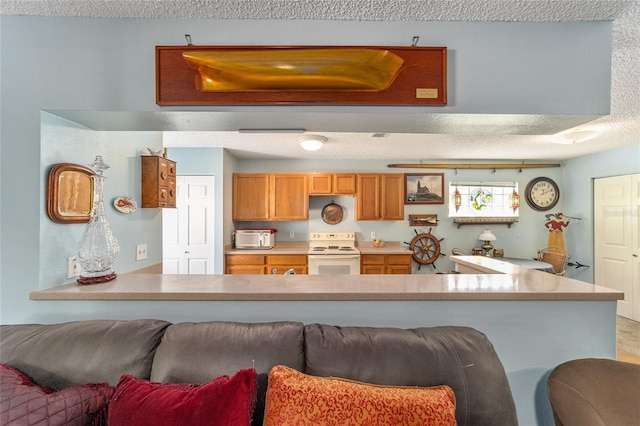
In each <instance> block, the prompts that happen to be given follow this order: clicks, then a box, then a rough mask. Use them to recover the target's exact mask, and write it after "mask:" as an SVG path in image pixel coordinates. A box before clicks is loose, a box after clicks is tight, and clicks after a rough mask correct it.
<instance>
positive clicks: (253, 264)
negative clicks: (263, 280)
mask: <svg viewBox="0 0 640 426" xmlns="http://www.w3.org/2000/svg"><path fill="white" fill-rule="evenodd" d="M265 268H266V262H265V256H263V255H259V254H228V255H226V256H225V271H224V272H225V274H253V275H264V274H265V273H266V269H265Z"/></svg>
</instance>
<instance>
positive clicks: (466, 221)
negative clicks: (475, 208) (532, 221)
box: [453, 217, 518, 228]
mask: <svg viewBox="0 0 640 426" xmlns="http://www.w3.org/2000/svg"><path fill="white" fill-rule="evenodd" d="M517 221H518V218H517V217H456V218H454V219H453V223H457V224H458V228H460V227H461V226H462V225H507V226H508V227H509V228H511V225H513V224H514V223H516V222H517Z"/></svg>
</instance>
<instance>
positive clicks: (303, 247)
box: [224, 241, 309, 255]
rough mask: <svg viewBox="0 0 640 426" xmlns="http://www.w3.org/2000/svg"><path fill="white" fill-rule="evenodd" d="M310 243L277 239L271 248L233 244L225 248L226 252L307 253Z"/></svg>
mask: <svg viewBox="0 0 640 426" xmlns="http://www.w3.org/2000/svg"><path fill="white" fill-rule="evenodd" d="M308 252H309V243H308V242H307V241H276V244H275V245H274V246H273V247H272V248H270V249H235V248H233V247H231V245H227V246H225V248H224V254H263V255H269V254H275V255H278V254H307V253H308Z"/></svg>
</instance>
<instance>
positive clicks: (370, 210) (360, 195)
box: [356, 173, 382, 220]
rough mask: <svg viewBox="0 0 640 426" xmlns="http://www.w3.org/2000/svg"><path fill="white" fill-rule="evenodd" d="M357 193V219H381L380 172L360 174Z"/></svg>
mask: <svg viewBox="0 0 640 426" xmlns="http://www.w3.org/2000/svg"><path fill="white" fill-rule="evenodd" d="M357 186H358V188H357V193H356V199H357V201H356V220H380V219H382V215H381V211H380V174H379V173H369V174H359V175H358V184H357Z"/></svg>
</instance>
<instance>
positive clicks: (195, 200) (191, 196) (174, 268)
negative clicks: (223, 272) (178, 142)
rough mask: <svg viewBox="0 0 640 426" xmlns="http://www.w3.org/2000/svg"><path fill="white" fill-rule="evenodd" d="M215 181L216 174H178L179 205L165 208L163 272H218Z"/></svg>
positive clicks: (163, 217) (163, 219)
mask: <svg viewBox="0 0 640 426" xmlns="http://www.w3.org/2000/svg"><path fill="white" fill-rule="evenodd" d="M213 183H214V177H213V176H177V178H176V208H175V209H163V212H162V273H164V274H213V273H214V272H213V251H214V246H213V229H214V227H213V221H214V214H213V206H214V199H213V188H214V186H213Z"/></svg>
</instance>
